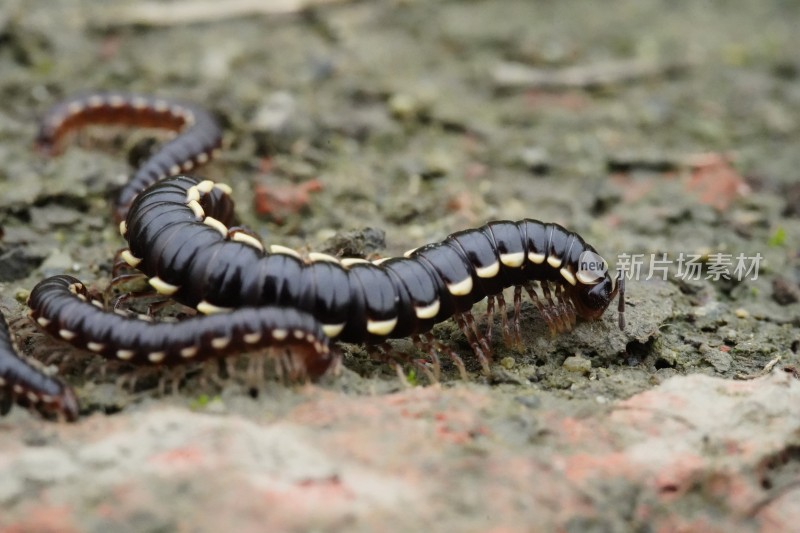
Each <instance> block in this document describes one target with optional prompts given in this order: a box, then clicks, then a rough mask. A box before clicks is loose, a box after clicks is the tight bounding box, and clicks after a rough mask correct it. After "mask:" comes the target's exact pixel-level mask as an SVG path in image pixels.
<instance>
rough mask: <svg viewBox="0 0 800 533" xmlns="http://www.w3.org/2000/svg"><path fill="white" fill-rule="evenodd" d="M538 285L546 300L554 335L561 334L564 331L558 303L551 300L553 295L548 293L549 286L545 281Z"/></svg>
mask: <svg viewBox="0 0 800 533" xmlns="http://www.w3.org/2000/svg"><path fill="white" fill-rule="evenodd" d="M539 285H540V286H541V287H542V294H543V295H544V298H545V300H547V307H548V309H550V311H551V317H552V320H553V322H554V324H555V328H556V333H561V332H562V331H564V330H565V329H566V327H565V324H564V320H563V317H562V316H561V312H560V309H559V305H558V303H556V302H555V300H553V294H552V293H551V292H550V284H549V283H547V281H544V280H542V281H540V282H539Z"/></svg>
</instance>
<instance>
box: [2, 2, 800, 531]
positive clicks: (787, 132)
mask: <svg viewBox="0 0 800 533" xmlns="http://www.w3.org/2000/svg"><path fill="white" fill-rule="evenodd" d="M262 4H264V6H266V7H267V8H268V9H264V6H262ZM311 4H313V5H311V7H308V8H306V9H300V10H298V9H297V4H295V3H292V2H284V1H280V2H278V1H276V2H269V3H261V2H257V3H255V5H257V6H260V8H261V11H262V12H260V13H253V12H252V11H248V9H251V8H252V6H250V5H249V2H239V1H237V2H229V3H226V4H225V5H226V6H227V9H226V10H225V11H221V12H218V13H211V14H210V15H208V16H206V17H203V16H202V15H203V14H204V12H203V9H204V8H207V7H208V6H209V5H210V6H211V7H212V9H213V6H217V4H216V3H209V4H204V3H195V2H188V1H179V2H173V3H165V4H147V3H135V2H130V3H127V2H119V3H115V4H113V5H112V4H111V3H107V2H100V1H98V0H92V1H90V0H81V1H75V2H67V1H64V2H52V1H46V0H36V1H32V0H25V1H22V0H11V1H7V2H5V3H4V4H3V5H2V6H1V7H0V72H2V76H0V94H2V100H0V161H2V165H0V227H2V231H3V238H2V240H0V290H1V291H2V292H1V296H0V308H2V311H3V312H4V313H5V314H6V315H7V316H8V317H9V318H10V319H12V320H13V319H15V318H19V317H21V316H22V315H23V314H24V311H25V307H24V301H25V298H26V295H27V293H28V291H30V289H31V288H32V287H33V286H34V285H35V284H36V283H37V282H38V281H39V280H41V279H42V278H43V277H46V276H48V275H52V274H55V273H61V272H69V273H71V274H73V275H75V276H77V277H79V278H81V279H82V280H84V281H85V282H86V283H88V284H90V285H93V286H95V287H99V288H102V287H104V286H105V285H106V284H107V283H108V282H109V279H110V267H111V258H112V256H113V254H114V252H115V250H117V249H118V248H120V247H121V246H122V241H121V240H120V238H119V236H118V234H117V231H116V228H115V227H114V225H113V224H112V223H111V220H110V208H109V199H110V198H111V197H112V196H113V191H114V190H115V189H116V188H117V187H119V185H120V184H121V183H123V182H124V180H125V173H126V172H127V171H128V170H129V169H128V167H126V158H128V159H132V158H133V159H135V157H134V156H132V155H131V154H132V153H136V151H137V149H140V147H141V146H142V145H143V144H145V143H146V142H148V141H149V139H151V138H163V137H159V136H158V132H153V131H130V130H117V129H110V130H109V129H91V130H87V131H86V132H83V133H82V134H81V135H79V136H78V137H77V138H74V139H72V140H71V142H70V143H69V146H68V147H67V149H66V150H65V152H64V153H63V154H62V155H61V156H59V157H57V158H47V157H44V156H43V155H41V154H37V153H36V152H35V151H34V150H33V149H32V140H33V138H34V136H35V132H36V120H37V117H39V116H40V115H41V114H42V113H43V112H44V110H46V109H47V107H48V106H50V105H52V104H53V103H55V102H56V101H58V100H59V99H61V98H63V97H64V96H67V95H70V94H73V93H75V92H79V91H81V90H85V89H90V88H102V89H121V90H126V91H136V92H143V93H148V94H158V95H162V96H169V97H178V98H182V99H186V100H191V101H194V102H197V103H200V104H202V105H205V106H207V107H208V108H209V109H210V110H211V111H212V112H214V113H215V115H217V116H218V117H219V119H220V120H221V121H222V123H223V124H224V126H225V132H226V133H225V150H224V151H223V154H222V156H221V157H220V158H219V159H218V160H217V161H216V162H214V163H213V164H212V165H209V166H207V167H205V168H204V169H203V170H202V171H201V172H202V174H203V175H205V176H208V177H210V178H212V179H215V180H218V181H225V182H227V183H229V184H230V185H231V186H232V187H233V188H234V196H235V198H236V200H237V202H238V211H239V213H240V216H241V218H242V220H243V222H244V223H245V224H247V225H248V226H250V227H252V228H254V229H255V230H256V231H257V232H258V233H259V234H260V235H261V236H262V237H263V238H264V239H265V241H267V242H271V243H275V242H277V243H280V244H284V245H287V246H291V247H294V248H298V249H306V250H317V251H327V252H329V253H342V252H347V253H364V254H379V255H383V256H388V255H397V254H399V253H402V252H403V251H404V250H406V249H408V248H412V247H415V246H419V245H420V244H423V243H426V242H432V241H436V240H439V239H441V238H442V237H444V236H445V235H447V234H448V233H451V232H453V231H456V230H459V229H464V228H469V227H476V226H479V225H481V224H483V223H484V222H485V221H487V220H492V219H499V218H503V219H514V220H515V219H520V218H524V217H531V218H537V219H540V220H545V221H554V222H559V223H561V224H563V225H564V226H566V227H568V228H570V229H571V230H573V231H576V232H578V233H580V234H581V235H582V236H583V237H584V238H585V239H586V240H587V241H588V242H590V243H592V244H593V245H594V246H595V247H596V248H597V249H598V251H600V252H601V253H602V254H604V255H605V257H606V258H607V259H609V261H610V262H611V263H612V264H613V263H617V264H627V265H628V266H632V265H634V264H636V263H637V262H638V261H639V259H641V261H642V267H641V275H639V276H634V278H638V279H632V280H630V281H629V282H628V292H627V296H626V302H627V315H626V316H627V321H628V324H627V327H626V329H625V330H624V331H619V330H618V329H617V328H616V322H617V317H616V312H615V310H610V311H609V312H607V313H606V315H605V316H604V317H603V319H602V320H600V321H597V322H592V323H582V324H580V325H579V326H578V328H577V329H576V330H575V331H574V332H572V333H570V334H565V335H560V336H557V337H555V338H552V337H550V336H549V335H548V333H547V331H546V328H544V326H543V325H542V323H541V320H540V319H539V317H538V315H537V313H536V311H535V310H534V309H533V308H532V306H529V305H527V304H526V305H525V307H524V308H523V324H524V327H523V340H524V343H523V345H524V346H523V348H522V349H519V350H517V349H513V348H507V347H505V346H503V345H502V343H501V342H499V341H497V342H496V343H495V346H494V349H495V352H496V353H495V364H494V365H493V366H492V372H491V375H489V376H484V375H482V374H481V373H480V368H479V365H478V364H477V361H475V360H474V358H473V357H472V356H471V350H470V348H469V346H468V344H467V343H466V342H465V340H464V339H463V337H462V336H461V334H460V333H459V332H458V330H457V328H456V327H455V326H454V325H453V324H451V323H444V324H442V325H441V326H439V327H438V328H437V329H436V335H437V337H438V338H440V339H442V340H444V341H447V342H448V343H450V344H451V345H452V346H454V348H455V349H456V350H457V351H458V352H459V353H460V354H461V355H462V356H463V357H464V358H465V360H466V362H467V366H468V369H469V370H470V379H469V380H467V381H464V380H461V379H460V378H459V377H458V372H457V371H456V370H455V369H454V368H452V365H449V364H445V367H444V375H443V377H442V379H441V382H440V383H438V384H433V385H432V384H430V383H429V382H428V380H427V379H426V377H425V376H424V374H422V373H417V372H415V371H414V368H413V367H411V366H406V367H404V368H403V369H402V370H403V372H405V377H404V378H403V379H402V380H401V379H400V378H399V377H398V376H397V373H396V371H395V369H394V368H392V367H391V366H390V365H387V364H384V363H380V362H377V361H374V360H372V359H371V358H370V357H369V356H368V354H367V352H366V351H365V350H364V349H363V347H359V346H347V347H344V368H343V369H342V370H341V372H340V373H339V374H338V375H331V376H327V377H326V378H325V379H324V380H323V381H322V382H321V383H317V384H313V385H311V384H308V385H299V386H297V385H295V386H293V385H290V384H286V383H282V382H280V381H279V380H276V379H270V378H267V379H265V380H264V382H263V383H260V384H259V390H258V394H257V395H256V394H253V391H252V390H250V387H248V386H247V385H246V384H243V383H241V382H240V381H239V380H238V379H234V378H231V379H228V380H226V381H224V382H223V383H222V385H221V387H220V386H216V385H214V384H213V383H210V382H207V380H206V381H204V380H202V379H198V378H196V377H194V376H187V378H186V379H185V380H184V383H183V385H182V386H181V387H180V389H179V390H178V391H177V392H173V393H170V394H165V395H164V394H159V393H158V390H157V389H158V376H155V377H153V376H150V375H147V376H141V375H139V373H136V376H137V377H139V378H140V379H139V380H138V385H136V386H131V385H130V384H129V385H128V386H123V387H121V386H118V385H117V384H116V382H117V381H118V380H119V379H120V378H124V377H125V376H130V369H126V368H121V367H107V368H104V365H102V364H100V363H99V362H97V361H93V360H91V359H90V358H89V357H88V356H86V355H81V354H77V353H75V352H74V351H70V350H62V348H61V347H60V346H59V345H57V344H55V343H54V342H53V341H51V340H49V339H47V338H46V337H45V336H44V335H43V334H41V333H38V332H36V331H33V330H32V328H29V327H24V322H23V321H16V322H15V329H16V330H18V333H19V337H20V341H21V346H22V347H23V350H24V352H25V353H26V354H27V355H29V356H34V357H40V358H44V357H47V356H50V355H52V354H53V353H55V354H56V355H58V358H57V359H59V360H62V361H63V360H66V361H67V363H65V364H62V365H61V366H62V373H63V375H64V377H65V379H66V380H67V381H68V382H69V383H70V384H71V385H73V386H74V387H75V390H76V392H77V394H78V396H79V398H80V400H81V403H82V405H83V408H84V413H83V414H84V416H83V417H82V418H81V420H80V421H79V422H78V423H77V424H72V425H67V424H58V423H52V422H45V421H42V420H40V419H38V418H37V417H35V416H33V415H32V414H30V413H28V412H26V411H24V410H22V409H15V410H13V411H12V412H11V413H10V414H9V416H8V417H6V418H4V419H0V509H2V512H0V530H3V531H108V530H109V529H114V530H115V531H116V530H119V531H126V530H130V531H171V530H182V531H210V530H219V529H221V528H223V527H224V528H226V529H238V530H240V531H251V530H252V531H262V530H277V531H284V530H289V531H308V530H315V531H338V530H345V529H346V530H348V531H375V530H387V531H401V530H418V529H420V528H423V527H424V528H426V529H434V530H441V531H496V532H500V531H503V532H505V531H509V532H510V531H531V530H534V531H535V530H542V531H548V530H560V531H698V530H703V531H726V532H730V531H782V530H783V531H785V530H790V529H792V528H793V527H794V525H795V524H796V523H797V521H798V520H800V496H798V494H799V492H798V490H797V488H798V486H800V452H798V450H800V382H799V381H798V354H797V352H798V347H799V346H800V329H799V328H798V326H800V303H798V301H799V300H800V287H799V286H798V282H799V281H800V268H799V265H800V255H798V244H797V243H798V242H800V239H799V238H798V237H799V236H800V225H798V224H797V219H798V216H800V208H798V205H800V185H798V183H799V182H798V180H797V168H800V152H798V150H797V142H798V138H799V133H800V122H798V117H800V113H798V111H800V84H798V71H800V62H798V59H797V55H796V50H797V49H798V47H799V45H800V42H799V41H800V34H798V32H797V31H796V28H795V26H796V24H795V23H794V22H795V21H796V20H798V17H800V5H795V4H794V3H791V2H781V1H778V0H774V1H769V2H745V1H734V2H727V3H725V5H724V6H722V5H720V4H711V3H700V2H690V1H686V2H677V3H676V2H671V3H666V2H656V1H649V2H643V1H634V0H629V1H623V0H616V1H613V2H602V3H601V2H594V3H590V2H571V3H564V2H558V3H556V2H531V1H528V0H520V1H518V2H515V1H511V0H504V1H488V0H487V1H465V0H462V1H447V2H424V1H420V0H417V1H415V0H411V1H398V0H395V1H388V0H387V1H377V2H347V1H335V0H328V1H326V2H311ZM183 5H190V7H191V9H188V10H186V9H180V7H181V6H183ZM219 5H223V4H222V3H220V4H219ZM137 6H138V7H137ZM218 7H219V6H217V9H218ZM723 7H724V9H723ZM240 8H241V11H237V10H238V9H240ZM265 11H272V12H265ZM384 234H385V238H384ZM651 254H655V258H656V259H664V258H663V256H662V254H667V256H666V260H667V262H669V264H667V263H653V262H652V256H651ZM681 254H683V257H684V258H688V257H690V256H694V257H697V258H698V261H697V263H698V264H700V265H701V266H702V270H701V271H700V272H699V276H698V278H699V279H690V278H691V276H686V275H685V274H686V272H685V271H684V270H679V266H681V265H679V264H678V259H679V258H680V257H681ZM740 254H741V256H742V258H743V259H747V260H748V261H747V266H752V264H753V261H752V260H751V258H754V257H758V258H760V259H759V261H758V262H757V267H758V271H757V279H753V278H756V276H755V274H756V272H754V271H751V272H749V273H748V275H746V276H742V277H743V279H736V278H737V277H739V276H737V272H738V271H737V270H736V267H737V265H738V261H737V257H738V256H739V255H740ZM651 265H652V266H655V267H660V266H666V270H659V269H658V268H656V269H655V270H654V271H653V272H652V273H651V271H650V267H651ZM683 266H685V265H683ZM632 270H635V269H632ZM726 273H727V274H731V277H732V279H725V277H724V276H722V275H721V274H726ZM634 274H635V272H634ZM648 274H652V275H651V276H649V277H650V279H649V280H648V279H646V278H647V277H648ZM664 278H665V279H664ZM396 349H397V350H398V351H399V352H403V351H406V352H408V351H411V350H412V349H413V348H412V347H411V346H410V344H409V343H407V342H399V343H397V345H396ZM128 381H130V380H128ZM253 396H256V397H253Z"/></svg>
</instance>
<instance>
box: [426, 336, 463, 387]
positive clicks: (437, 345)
mask: <svg viewBox="0 0 800 533" xmlns="http://www.w3.org/2000/svg"><path fill="white" fill-rule="evenodd" d="M425 337H426V338H427V339H428V340H429V342H430V343H431V347H432V348H433V349H434V350H436V351H437V352H439V353H443V354H446V355H447V357H449V358H450V360H451V361H453V364H454V365H456V368H458V373H459V374H460V375H461V379H463V380H464V381H466V380H467V379H468V375H467V367H466V366H465V365H464V360H463V359H461V356H460V355H458V354H457V353H456V352H455V351H453V349H452V348H450V347H449V346H448V345H446V344H445V343H443V342H442V341H440V340H439V339H437V338H435V337H434V336H433V334H431V333H426V334H425Z"/></svg>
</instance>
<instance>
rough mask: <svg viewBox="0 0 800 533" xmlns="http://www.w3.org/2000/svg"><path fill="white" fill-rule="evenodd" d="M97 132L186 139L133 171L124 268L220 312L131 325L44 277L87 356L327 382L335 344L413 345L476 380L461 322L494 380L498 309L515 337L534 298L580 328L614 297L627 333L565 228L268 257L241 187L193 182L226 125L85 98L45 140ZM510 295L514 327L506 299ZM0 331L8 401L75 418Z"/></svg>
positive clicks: (68, 284)
mask: <svg viewBox="0 0 800 533" xmlns="http://www.w3.org/2000/svg"><path fill="white" fill-rule="evenodd" d="M88 124H127V125H132V126H148V127H159V128H167V129H170V130H174V131H178V132H179V133H178V135H177V136H176V137H175V138H173V139H172V140H170V141H168V142H166V143H165V144H164V145H163V146H162V147H161V149H160V150H158V151H156V152H155V153H154V155H152V156H151V157H150V158H149V159H147V160H146V161H145V162H144V163H143V164H142V165H141V166H140V167H139V168H138V169H136V171H135V172H134V174H133V175H132V177H131V179H130V181H129V183H128V184H127V185H125V187H123V189H122V190H121V192H120V194H119V197H118V198H117V201H116V205H115V209H114V214H115V216H116V218H117V221H118V222H119V228H120V233H121V234H122V236H123V237H124V238H125V239H126V240H127V242H128V248H127V249H125V250H123V251H122V252H121V253H120V257H121V258H122V260H123V261H124V262H125V263H127V264H128V265H129V266H130V267H132V268H135V269H138V270H140V271H141V272H142V273H143V274H144V275H146V276H147V277H148V281H149V284H150V285H151V286H152V288H153V289H154V290H155V291H157V292H158V293H160V294H161V295H164V296H168V297H171V298H173V299H175V300H177V301H179V302H181V303H183V304H186V305H190V306H193V307H195V308H196V309H197V310H198V311H199V312H200V313H201V314H203V315H209V316H198V317H193V318H189V319H185V320H182V321H176V322H173V321H168V322H155V321H153V319H151V318H149V317H141V316H140V317H136V316H131V315H129V314H127V313H124V312H123V313H122V314H123V315H124V316H122V315H120V314H118V313H116V312H110V311H107V310H104V309H103V305H102V304H101V303H100V302H97V301H93V300H92V298H91V295H90V293H89V292H88V291H87V290H86V288H85V287H84V285H83V284H82V283H81V282H80V281H78V280H77V279H75V278H72V277H70V276H55V277H52V278H48V279H46V280H44V281H42V282H40V283H39V284H38V285H37V286H36V287H35V288H34V290H33V291H32V293H31V295H30V298H29V301H28V304H29V307H30V316H31V318H32V319H33V321H34V322H35V323H36V324H37V325H38V326H39V327H41V328H42V329H44V330H45V331H47V332H48V333H50V334H51V335H52V336H54V337H56V338H58V339H61V340H63V341H65V342H68V343H70V344H72V345H73V346H76V347H78V348H82V349H85V350H87V351H89V352H93V353H96V354H99V355H102V356H103V357H106V358H109V359H113V360H122V361H128V362H131V363H134V364H144V365H148V364H149V365H164V366H169V365H179V364H183V363H186V362H189V361H200V360H203V359H209V358H215V357H221V356H225V355H229V354H231V353H236V352H239V351H247V350H250V349H254V348H264V347H271V348H278V349H285V348H288V349H290V352H291V353H292V354H294V355H293V356H292V357H293V359H291V362H292V364H293V366H294V367H295V369H299V370H301V371H303V372H305V373H306V374H307V375H309V376H311V377H316V376H319V375H321V374H322V373H323V372H324V371H325V370H326V369H327V368H328V367H329V366H330V365H331V363H332V362H333V361H335V359H336V358H335V356H334V355H332V350H331V349H330V347H329V341H330V340H338V341H344V342H355V343H368V344H382V343H383V342H384V341H385V340H386V339H391V338H399V337H411V338H412V339H414V341H415V343H417V345H418V346H419V347H420V348H423V349H425V350H426V351H428V353H429V354H430V356H431V358H432V359H433V360H434V361H435V362H437V363H436V364H437V368H438V356H437V355H436V354H437V353H439V352H441V351H448V350H449V355H450V356H451V357H452V358H453V360H454V362H456V364H457V365H458V366H459V370H461V372H462V375H464V374H465V370H464V365H463V362H462V361H461V359H460V357H459V356H458V355H457V354H455V353H454V352H452V350H450V349H449V348H448V347H446V346H444V345H443V344H442V343H440V342H439V341H437V340H436V339H435V338H434V337H433V336H432V335H431V334H430V333H429V332H430V330H431V328H432V327H433V326H434V325H435V324H437V323H439V322H442V321H444V320H447V319H449V318H453V319H455V321H456V323H457V324H458V326H459V328H460V329H461V331H462V332H463V333H464V334H465V336H466V337H467V339H468V341H469V343H470V345H471V346H472V348H473V351H474V352H475V353H476V355H477V356H478V358H479V360H480V361H481V363H482V365H483V368H484V371H485V372H488V368H489V366H488V365H489V360H490V357H491V348H490V344H489V342H490V340H491V333H492V324H493V320H492V318H493V313H494V310H495V306H497V308H498V310H499V313H500V317H501V320H502V328H503V335H504V337H505V338H506V339H507V340H511V339H514V338H516V340H517V341H519V340H520V338H521V334H520V326H519V318H520V307H521V299H522V293H523V291H525V292H527V294H528V295H529V296H530V298H531V300H532V301H533V303H534V305H535V306H536V307H537V309H538V310H539V312H540V314H541V316H542V317H543V319H544V320H545V322H546V323H547V325H548V327H549V329H550V331H551V332H559V331H567V330H569V329H571V328H572V327H573V326H574V324H575V321H576V318H577V317H581V318H584V319H588V320H592V319H596V318H598V317H600V316H601V315H602V314H603V313H604V311H605V310H606V308H607V307H608V306H609V304H610V303H611V302H612V301H613V300H614V299H615V298H617V297H619V307H618V309H619V325H620V328H622V327H624V319H623V317H624V285H623V282H622V281H623V278H622V277H621V276H620V277H618V278H617V283H616V285H615V284H614V282H613V280H612V279H611V276H610V275H609V272H608V268H607V264H605V261H604V260H603V259H602V258H601V257H600V256H599V255H597V253H596V252H595V249H594V248H593V247H592V246H590V245H589V244H587V243H586V242H585V241H584V240H583V239H582V238H581V237H580V236H579V235H578V234H576V233H573V232H570V231H568V230H566V229H565V228H563V227H561V226H559V225H558V224H550V223H543V222H540V221H538V220H533V219H524V220H520V221H517V222H510V221H495V222H490V223H488V224H486V225H484V226H481V227H479V228H476V229H469V230H464V231H459V232H457V233H453V234H451V235H450V236H448V237H447V238H445V239H444V240H443V241H441V242H437V243H432V244H428V245H425V246H422V247H420V248H417V249H414V250H409V251H408V252H406V254H404V256H403V257H393V258H386V259H381V260H377V261H367V260H364V259H359V258H337V257H333V256H330V255H327V254H320V253H309V254H307V255H306V256H301V255H300V254H299V253H298V252H296V251H294V250H292V249H290V248H286V247H283V246H279V245H271V246H269V247H266V246H264V244H263V243H262V242H261V240H260V239H259V238H258V237H257V236H256V235H255V234H254V233H252V232H250V231H249V230H246V229H244V228H241V227H237V226H234V225H233V224H234V218H235V216H234V204H233V201H232V199H231V197H230V192H231V189H230V187H229V186H227V185H225V184H222V183H215V182H212V181H209V180H198V179H195V178H192V177H190V176H186V175H183V173H184V172H188V171H190V170H192V169H194V168H195V167H196V166H197V165H200V164H203V163H205V162H206V161H208V160H209V159H210V158H211V157H212V156H213V155H214V153H215V151H216V150H217V148H218V147H219V145H220V139H221V131H220V128H219V127H218V126H217V124H216V122H215V121H214V119H213V117H211V115H210V114H209V113H207V112H206V111H204V110H203V109H201V108H199V107H196V106H194V105H191V104H184V103H179V102H177V101H174V100H169V99H162V98H153V97H149V96H140V95H131V94H123V93H110V92H109V93H105V92H92V93H87V94H85V95H82V96H78V97H75V98H72V99H70V100H67V101H65V102H62V103H60V104H57V105H56V106H54V107H53V108H51V109H50V111H48V113H47V114H46V115H45V117H44V119H43V120H42V123H41V127H40V130H39V134H38V136H37V144H38V146H39V147H40V148H41V149H43V150H45V151H48V152H55V151H56V150H57V148H58V145H59V143H60V142H61V140H62V138H63V137H64V136H65V135H66V134H67V133H68V132H70V131H72V130H75V129H78V128H80V127H82V126H84V125H88ZM587 256H588V257H589V261H588V263H589V264H591V265H593V266H591V267H590V268H587V267H586V263H587V260H586V259H585V258H586V257H587ZM598 265H599V266H598ZM511 287H513V288H514V297H513V298H514V299H513V309H514V315H513V320H512V321H511V324H509V321H508V319H507V315H506V302H505V299H504V296H503V291H504V289H506V288H511ZM484 298H487V299H488V304H487V315H488V320H487V324H488V325H487V330H486V332H485V333H481V332H479V331H478V329H477V326H476V322H475V320H474V317H473V316H472V314H471V309H472V306H473V305H474V304H475V303H476V302H478V301H480V300H483V299H484ZM0 325H2V327H1V328H0V391H9V390H10V391H11V394H13V397H14V398H17V399H18V403H23V404H26V402H27V405H32V406H34V407H35V408H37V409H40V410H43V411H48V410H49V411H53V410H54V411H56V412H59V413H62V415H64V416H65V417H66V418H68V419H74V418H75V417H77V412H78V407H77V401H76V400H75V397H74V395H73V394H72V391H71V390H70V389H68V388H67V387H66V386H64V385H63V384H62V383H61V382H60V381H58V380H56V379H54V378H52V377H49V376H47V375H45V374H43V373H41V372H40V371H39V370H38V369H36V368H34V367H32V366H31V365H28V364H27V363H25V362H24V361H22V360H21V359H19V358H18V357H17V356H16V352H15V351H14V348H13V346H12V344H11V339H10V336H9V333H8V329H7V327H6V324H5V321H2V324H0ZM6 396H7V395H6ZM7 397H8V396H7ZM20 398H22V400H19V399H20ZM37 406H38V407H37ZM42 406H44V407H42ZM51 407H52V409H51Z"/></svg>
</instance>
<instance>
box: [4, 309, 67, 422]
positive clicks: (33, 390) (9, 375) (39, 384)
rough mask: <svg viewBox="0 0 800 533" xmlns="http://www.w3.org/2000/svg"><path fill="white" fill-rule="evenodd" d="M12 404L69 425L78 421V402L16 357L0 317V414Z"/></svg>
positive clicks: (59, 384)
mask: <svg viewBox="0 0 800 533" xmlns="http://www.w3.org/2000/svg"><path fill="white" fill-rule="evenodd" d="M12 402H16V403H17V404H19V405H21V406H23V407H27V408H29V409H31V410H33V411H37V412H39V413H40V414H42V415H44V416H50V415H56V416H60V417H62V418H64V419H66V420H70V421H72V420H76V419H77V418H78V411H79V407H78V400H77V399H76V398H75V395H74V393H73V392H72V389H70V388H69V387H68V386H66V385H65V384H64V383H63V382H61V381H60V380H59V379H57V378H54V377H52V376H48V375H47V374H45V373H44V372H43V371H42V369H40V368H39V367H37V366H34V365H33V364H31V363H29V362H27V361H25V360H24V359H22V358H21V357H20V356H19V355H18V351H17V349H16V346H15V345H14V341H13V339H12V337H11V332H10V331H9V330H8V324H7V323H6V320H5V317H3V315H2V314H1V313H0V414H5V413H6V412H8V410H9V409H10V407H11V403H12Z"/></svg>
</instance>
